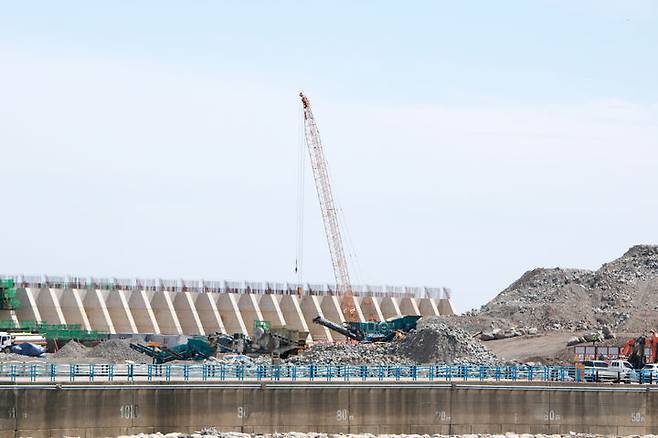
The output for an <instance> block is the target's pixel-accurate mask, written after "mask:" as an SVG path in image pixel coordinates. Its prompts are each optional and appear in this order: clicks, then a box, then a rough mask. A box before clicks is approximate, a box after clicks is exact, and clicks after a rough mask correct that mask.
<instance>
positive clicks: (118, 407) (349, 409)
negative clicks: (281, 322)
mask: <svg viewBox="0 0 658 438" xmlns="http://www.w3.org/2000/svg"><path fill="white" fill-rule="evenodd" d="M654 418H656V420H654ZM204 426H215V427H217V429H218V430H225V431H229V430H234V431H244V432H255V433H265V432H275V431H302V432H307V431H317V432H329V433H340V432H344V433H348V432H349V433H359V432H370V433H375V434H377V433H380V434H383V433H441V434H464V433H478V432H481V433H502V432H506V431H513V432H517V433H568V432H569V431H576V432H590V433H600V434H613V435H625V434H626V435H627V434H648V433H652V434H655V433H657V432H658V388H656V389H654V388H648V387H641V386H636V385H634V386H614V387H613V386H600V385H576V384H573V385H551V386H540V385H528V384H525V385H494V384H491V385H482V384H468V383H466V384H461V383H460V384H454V385H450V384H431V385H426V384H361V385H359V384H352V385H341V384H306V385H305V384H262V385H261V384H244V385H202V384H198V385H155V384H151V385H15V386H10V385H6V386H0V437H46V436H54V437H55V436H56V437H63V436H69V437H70V436H76V437H83V436H84V437H96V436H99V437H108V436H116V435H120V434H125V433H139V432H157V431H160V432H163V433H166V432H172V431H179V432H192V431H194V430H198V429H200V428H202V427H204Z"/></svg>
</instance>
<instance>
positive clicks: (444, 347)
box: [288, 316, 498, 365]
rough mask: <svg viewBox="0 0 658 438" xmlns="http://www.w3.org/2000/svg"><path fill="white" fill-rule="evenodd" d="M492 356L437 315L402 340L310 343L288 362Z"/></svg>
mask: <svg viewBox="0 0 658 438" xmlns="http://www.w3.org/2000/svg"><path fill="white" fill-rule="evenodd" d="M497 361H498V360H497V358H496V356H495V355H494V354H493V353H492V352H490V351H489V350H488V349H487V348H486V347H485V346H484V345H483V344H482V343H481V342H480V341H479V340H477V339H474V338H473V337H472V336H471V335H470V334H469V333H467V332H466V331H464V330H462V329H460V328H458V327H451V326H449V325H448V324H446V323H445V322H443V319H442V318H441V317H433V316H430V317H424V318H421V319H420V320H418V326H417V329H416V330H414V331H412V332H410V333H408V334H407V335H406V336H405V337H404V338H403V339H400V340H393V341H391V342H387V343H374V344H354V343H344V344H322V343H318V344H314V345H313V346H311V347H310V348H308V349H307V350H306V351H304V352H303V353H302V354H300V355H297V356H292V357H290V358H289V359H288V363H292V364H296V365H308V364H323V365H396V364H398V365H399V364H402V365H416V364H454V363H469V364H490V363H495V362H497Z"/></svg>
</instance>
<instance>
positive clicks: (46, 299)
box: [0, 287, 455, 342]
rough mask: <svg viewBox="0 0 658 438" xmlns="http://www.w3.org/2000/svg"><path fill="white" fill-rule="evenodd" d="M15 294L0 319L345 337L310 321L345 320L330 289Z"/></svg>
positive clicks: (399, 308)
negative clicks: (261, 328) (257, 328)
mask: <svg viewBox="0 0 658 438" xmlns="http://www.w3.org/2000/svg"><path fill="white" fill-rule="evenodd" d="M279 292H283V291H279ZM16 296H17V299H18V300H19V302H20V306H19V308H18V309H17V310H16V311H13V312H12V311H9V310H0V320H10V319H11V320H13V321H14V322H15V323H23V322H44V321H47V322H48V323H50V324H79V325H80V327H82V328H83V329H85V330H97V331H100V332H106V333H111V334H116V333H141V334H146V333H153V334H163V335H206V334H208V333H212V332H222V333H229V334H232V333H242V334H244V335H251V334H253V326H254V321H255V320H263V319H265V320H268V321H270V322H271V323H272V324H273V325H274V326H282V327H288V328H292V329H296V330H301V331H308V332H310V333H309V339H308V341H310V342H313V341H335V340H339V339H344V338H343V336H342V335H338V334H336V333H334V332H331V331H330V330H329V329H327V328H325V327H322V326H320V325H317V324H313V322H312V321H313V318H315V317H316V316H318V315H320V316H324V317H326V318H328V319H331V320H334V321H337V322H339V321H344V320H345V315H343V313H342V311H341V307H340V300H339V299H338V297H337V296H335V295H329V294H327V295H311V294H302V295H297V294H294V293H293V294H288V293H277V294H273V293H251V292H241V293H233V292H200V291H187V290H182V291H167V290H145V289H111V290H105V289H76V288H52V287H36V288H30V287H18V288H17V290H16ZM353 299H354V306H355V307H356V308H357V309H358V312H359V315H367V318H366V319H368V320H373V321H384V320H385V319H389V318H396V317H400V316H402V315H422V316H436V315H452V314H454V313H455V312H454V308H453V305H452V301H451V299H450V297H449V296H447V295H445V294H444V295H442V296H441V297H440V298H431V297H414V296H413V295H409V296H394V295H393V294H392V295H390V296H354V298H353Z"/></svg>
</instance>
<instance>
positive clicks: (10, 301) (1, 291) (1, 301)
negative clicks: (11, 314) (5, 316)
mask: <svg viewBox="0 0 658 438" xmlns="http://www.w3.org/2000/svg"><path fill="white" fill-rule="evenodd" d="M20 306H21V302H20V301H19V300H18V298H16V288H15V287H14V280H13V279H10V278H7V279H0V310H16V309H18V308H19V307H20Z"/></svg>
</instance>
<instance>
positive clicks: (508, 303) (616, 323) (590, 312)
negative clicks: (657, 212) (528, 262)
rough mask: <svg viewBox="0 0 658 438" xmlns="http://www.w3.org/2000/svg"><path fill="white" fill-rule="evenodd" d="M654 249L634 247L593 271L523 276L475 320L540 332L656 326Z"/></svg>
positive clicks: (657, 262) (657, 256) (657, 251)
mask: <svg viewBox="0 0 658 438" xmlns="http://www.w3.org/2000/svg"><path fill="white" fill-rule="evenodd" d="M657 290H658V246H653V245H637V246H634V247H632V248H630V249H629V250H628V251H627V252H626V253H625V254H624V255H623V256H621V257H620V258H618V259H616V260H614V261H612V262H610V263H606V264H604V265H603V266H601V268H599V269H598V270H597V271H589V270H585V269H561V268H553V269H544V268H538V269H534V270H532V271H528V272H526V273H525V274H524V275H523V276H522V277H521V278H519V279H518V280H517V281H516V282H514V283H512V284H511V285H510V286H509V287H507V288H506V289H505V290H503V291H502V292H501V293H500V294H499V295H498V296H497V297H496V298H494V299H493V300H492V301H491V302H489V303H488V304H487V305H485V306H483V307H482V309H480V311H479V312H475V313H472V314H471V315H477V316H478V317H486V318H494V319H503V320H505V319H506V320H509V321H510V324H514V325H518V326H527V327H537V328H539V329H540V330H591V329H602V327H603V326H607V327H608V328H609V329H610V330H614V331H617V332H628V333H635V332H637V333H643V332H647V331H648V330H649V329H651V328H655V327H656V326H658V312H656V310H658V294H656V291H657Z"/></svg>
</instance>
